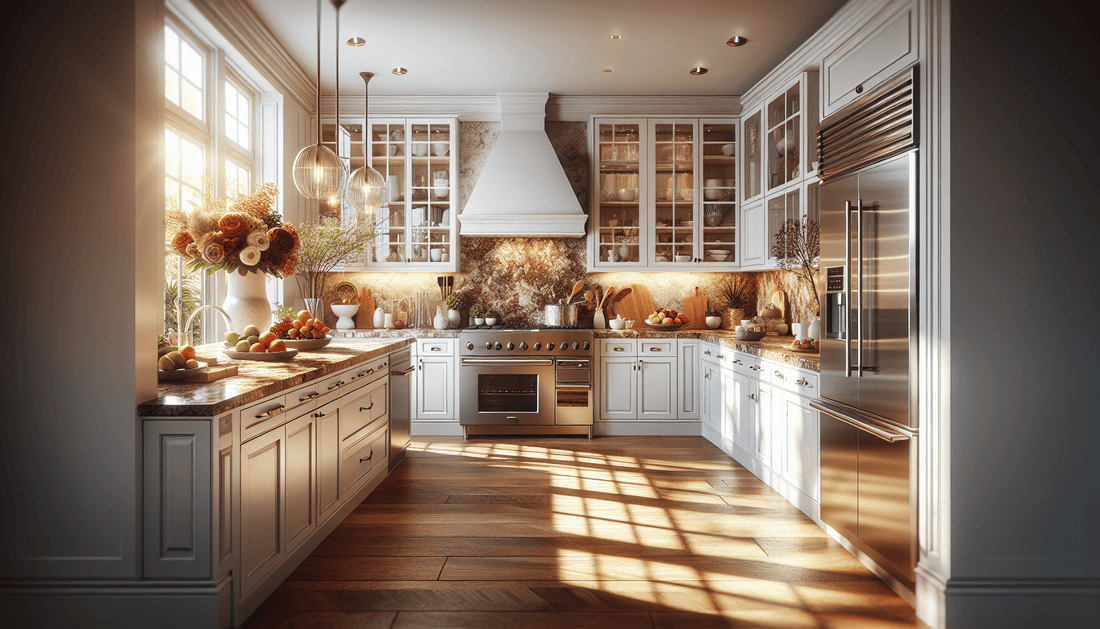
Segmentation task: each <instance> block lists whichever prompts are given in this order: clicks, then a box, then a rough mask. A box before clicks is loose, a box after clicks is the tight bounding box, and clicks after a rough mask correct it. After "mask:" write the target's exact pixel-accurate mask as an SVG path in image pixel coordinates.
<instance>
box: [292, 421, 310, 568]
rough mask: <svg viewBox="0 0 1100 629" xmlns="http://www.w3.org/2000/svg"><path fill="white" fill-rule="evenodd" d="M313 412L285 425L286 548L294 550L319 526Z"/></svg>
mask: <svg viewBox="0 0 1100 629" xmlns="http://www.w3.org/2000/svg"><path fill="white" fill-rule="evenodd" d="M314 431H315V426H314V423H313V416H312V415H306V416H304V417H299V418H298V419H296V420H294V421H292V422H290V423H289V424H287V426H286V535H287V539H286V548H287V552H289V551H291V550H293V549H294V548H296V547H297V546H298V544H300V543H301V542H302V541H303V540H304V539H305V538H307V537H309V534H310V533H312V532H313V530H314V529H315V528H316V527H317V521H316V519H315V518H316V515H315V510H314V489H313V488H314V481H315V475H316V465H315V458H314V457H315V452H316V443H315V441H316V435H315V432H314Z"/></svg>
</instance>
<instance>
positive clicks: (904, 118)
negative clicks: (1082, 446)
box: [813, 68, 919, 591]
mask: <svg viewBox="0 0 1100 629" xmlns="http://www.w3.org/2000/svg"><path fill="white" fill-rule="evenodd" d="M917 100H918V99H917V98H916V70H915V68H913V69H910V70H907V71H906V72H904V73H902V74H900V75H898V76H897V77H894V78H893V79H891V80H890V81H888V82H887V83H886V84H884V85H883V86H882V87H880V88H878V89H876V90H874V91H873V92H871V93H869V94H867V95H866V96H865V97H864V98H863V99H861V100H860V101H858V102H856V103H853V104H852V105H851V106H849V107H848V108H846V109H845V110H843V111H841V112H838V113H837V114H835V115H834V116H833V117H830V119H829V120H827V121H826V123H825V124H823V125H822V126H821V128H820V130H819V132H818V150H819V155H820V160H821V161H820V167H819V168H820V172H821V174H822V184H821V195H820V210H821V259H820V267H819V273H820V274H821V276H822V280H823V282H822V289H821V291H822V292H821V295H820V296H819V297H820V300H821V305H822V309H823V312H822V313H821V316H822V326H821V327H822V333H821V336H822V338H821V339H820V345H821V361H820V362H821V399H820V400H818V401H816V402H814V403H813V406H814V407H815V408H817V409H818V410H820V411H821V424H820V425H821V518H822V520H823V521H824V522H825V523H826V524H828V525H829V526H831V527H833V528H834V529H836V530H837V531H838V532H840V533H841V534H842V535H844V536H845V537H846V538H847V539H848V540H850V541H851V542H852V543H853V544H854V545H855V546H856V547H858V548H859V549H860V550H861V551H863V552H865V553H866V554H867V555H869V556H870V557H871V558H872V559H873V560H874V561H875V562H876V563H877V564H878V565H879V566H881V567H882V568H884V569H885V570H886V571H887V572H888V573H889V574H890V575H891V576H892V577H894V578H895V579H897V580H899V581H900V582H901V583H902V584H903V585H904V586H906V587H907V588H909V589H910V590H911V591H912V589H913V588H914V582H915V575H914V567H915V566H916V560H917V535H916V532H917V530H916V526H917V518H916V515H917V513H916V502H917V500H916V499H917V491H916V487H917V485H916V469H917V468H916V461H917V458H916V455H917V447H916V444H917V439H918V436H919V430H918V426H917V422H916V381H915V376H916V373H917V371H916V362H915V361H916V341H917V335H916V281H915V280H916V248H915V244H916V233H917V230H916V208H917V194H916V190H917V186H916V184H917V163H918V148H917V135H916V115H915V114H916V111H915V103H916V102H917Z"/></svg>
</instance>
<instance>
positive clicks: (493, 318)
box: [485, 310, 500, 327]
mask: <svg viewBox="0 0 1100 629" xmlns="http://www.w3.org/2000/svg"><path fill="white" fill-rule="evenodd" d="M499 319H500V315H499V314H497V311H496V310H486V311H485V325H487V326H489V327H493V326H494V325H496V324H497V321H498V320H499Z"/></svg>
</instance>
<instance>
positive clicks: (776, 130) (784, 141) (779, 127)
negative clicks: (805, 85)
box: [768, 83, 801, 190]
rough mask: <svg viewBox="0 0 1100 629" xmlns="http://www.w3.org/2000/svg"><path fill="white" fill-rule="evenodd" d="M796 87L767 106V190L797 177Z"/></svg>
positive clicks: (796, 85) (797, 96)
mask: <svg viewBox="0 0 1100 629" xmlns="http://www.w3.org/2000/svg"><path fill="white" fill-rule="evenodd" d="M799 85H800V84H798V83H796V84H795V85H794V86H792V87H791V88H790V89H789V90H787V91H786V92H784V93H783V94H780V95H779V96H777V97H775V98H774V99H773V100H772V101H771V102H770V103H768V189H769V190H770V189H772V188H775V187H777V186H781V185H783V184H785V183H787V182H789V181H792V180H795V179H797V178H798V177H799V176H800V175H801V172H800V166H799V164H800V161H799V150H800V149H799V147H800V146H801V143H800V142H799V137H798V136H799V118H800V110H799V103H800V102H801V100H800V96H799V94H800V90H799Z"/></svg>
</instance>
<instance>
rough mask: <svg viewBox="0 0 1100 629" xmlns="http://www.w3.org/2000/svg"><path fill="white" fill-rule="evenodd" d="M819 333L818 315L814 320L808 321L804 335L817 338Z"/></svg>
mask: <svg viewBox="0 0 1100 629" xmlns="http://www.w3.org/2000/svg"><path fill="white" fill-rule="evenodd" d="M820 335H821V319H820V318H819V317H815V318H814V320H813V321H811V322H810V326H809V329H808V330H806V337H807V338H811V339H819V338H821V336H820Z"/></svg>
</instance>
